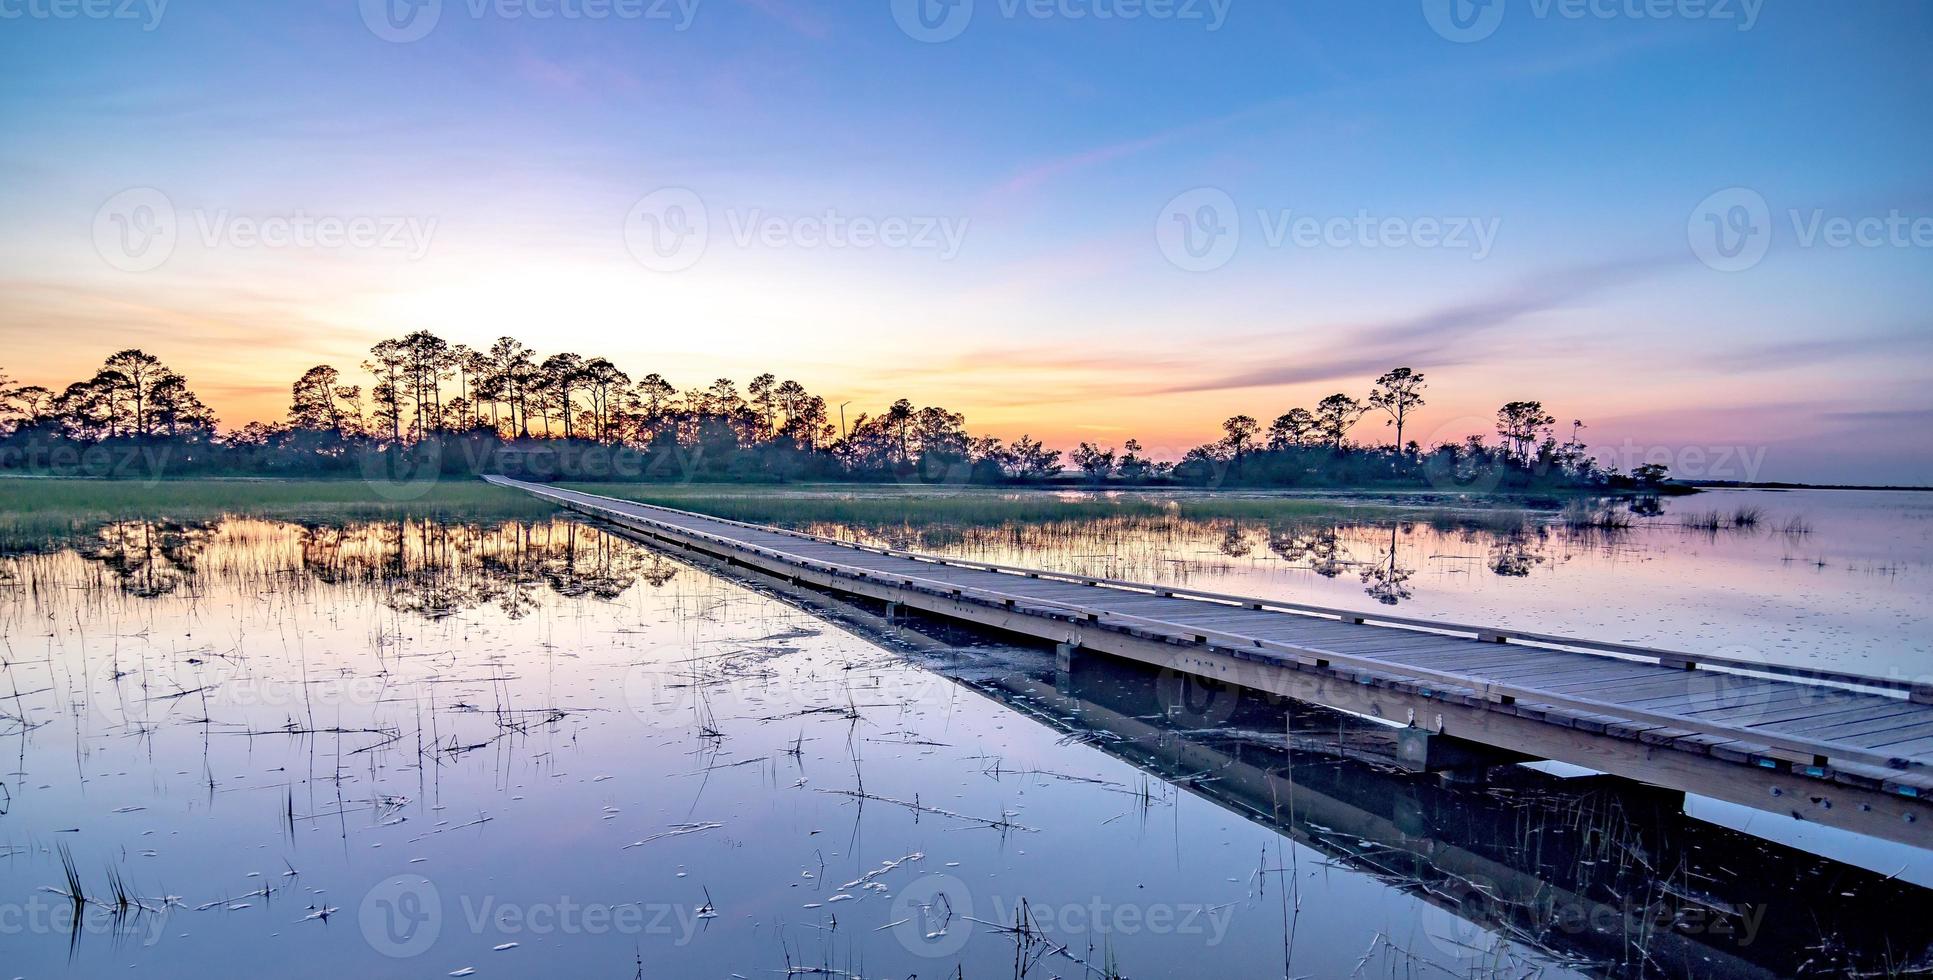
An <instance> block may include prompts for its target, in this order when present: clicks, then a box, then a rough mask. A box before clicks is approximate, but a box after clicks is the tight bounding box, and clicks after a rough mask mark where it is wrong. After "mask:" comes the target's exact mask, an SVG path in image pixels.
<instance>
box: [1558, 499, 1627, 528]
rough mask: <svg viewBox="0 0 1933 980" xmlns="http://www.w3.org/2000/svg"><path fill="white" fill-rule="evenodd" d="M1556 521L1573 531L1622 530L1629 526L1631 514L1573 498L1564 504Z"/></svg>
mask: <svg viewBox="0 0 1933 980" xmlns="http://www.w3.org/2000/svg"><path fill="white" fill-rule="evenodd" d="M1558 521H1559V522H1560V523H1562V524H1563V525H1564V526H1565V527H1566V528H1569V529H1571V530H1573V531H1585V530H1592V531H1622V530H1625V529H1627V528H1629V527H1630V526H1631V514H1630V513H1629V512H1628V511H1619V510H1616V509H1614V508H1612V507H1609V506H1605V505H1603V504H1598V503H1593V502H1590V501H1584V500H1573V501H1571V502H1570V503H1569V504H1566V505H1565V506H1564V510H1563V512H1562V513H1560V514H1559V515H1558Z"/></svg>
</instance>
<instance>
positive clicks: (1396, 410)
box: [1369, 367, 1429, 451]
mask: <svg viewBox="0 0 1933 980" xmlns="http://www.w3.org/2000/svg"><path fill="white" fill-rule="evenodd" d="M1427 387H1429V386H1428V385H1427V384H1425V383H1424V381H1423V375H1422V374H1421V373H1419V372H1416V371H1412V370H1410V369H1409V368H1406V367H1399V368H1396V369H1395V370H1393V371H1389V372H1388V373H1386V374H1384V375H1383V376H1382V377H1380V378H1377V379H1376V386H1375V387H1374V388H1373V389H1372V390H1371V391H1370V392H1369V407H1370V408H1374V409H1380V410H1382V411H1383V412H1384V413H1386V414H1387V415H1388V416H1389V421H1388V422H1386V423H1384V424H1386V425H1393V426H1395V427H1396V443H1395V446H1396V449H1397V450H1399V451H1400V450H1401V449H1402V448H1403V423H1404V422H1405V421H1407V420H1408V419H1409V414H1410V413H1411V412H1413V411H1415V410H1416V409H1418V408H1421V407H1423V389H1424V388H1427Z"/></svg>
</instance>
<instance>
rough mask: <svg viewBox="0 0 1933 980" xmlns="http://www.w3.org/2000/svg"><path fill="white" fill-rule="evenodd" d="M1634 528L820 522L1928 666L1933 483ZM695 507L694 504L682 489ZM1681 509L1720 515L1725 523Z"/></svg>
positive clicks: (1775, 498) (1512, 522)
mask: <svg viewBox="0 0 1933 980" xmlns="http://www.w3.org/2000/svg"><path fill="white" fill-rule="evenodd" d="M1657 504H1658V506H1659V511H1658V512H1657V513H1655V514H1650V515H1642V514H1639V515H1634V514H1630V513H1629V505H1628V504H1622V503H1621V504H1618V505H1617V506H1616V510H1618V511H1619V512H1621V513H1624V514H1625V515H1626V516H1627V517H1628V519H1629V521H1630V527H1628V528H1626V529H1616V530H1603V529H1597V528H1570V527H1567V526H1566V525H1565V524H1564V523H1563V522H1562V520H1561V519H1559V518H1557V517H1556V516H1555V515H1550V514H1541V515H1540V514H1535V513H1523V512H1511V511H1493V512H1470V513H1465V514H1464V515H1462V516H1457V515H1454V514H1447V515H1446V514H1445V513H1443V512H1441V511H1436V512H1433V513H1432V515H1431V517H1430V518H1429V519H1427V520H1414V521H1404V520H1384V519H1375V520H1339V519H1311V518H1295V519H1285V520H1277V521H1268V520H1259V519H1255V520H1248V519H1241V520H1238V519H1216V520H1192V519H1185V518H1181V517H1169V518H1154V519H1148V518H1122V519H1103V520H1088V521H1065V522H1054V523H1048V524H1036V525H1024V526H1022V525H1010V526H1005V527H957V526H945V525H939V526H923V527H907V526H879V525H873V526H857V527H855V526H851V525H845V524H829V523H813V522H800V523H799V524H798V525H797V526H799V527H801V528H803V529H806V530H811V531H815V532H818V533H825V534H830V535H834V536H838V537H851V538H859V539H862V540H867V541H870V542H872V543H877V544H889V545H892V546H895V547H901V548H908V549H911V550H919V551H929V552H934V553H939V554H949V555H956V556H960V557H967V558H972V559H976V560H981V561H991V562H997V563H1003V564H1014V565H1025V566H1029V567H1045V568H1054V569H1056V570H1062V571H1071V572H1079V573H1082V574H1089V575H1101V576H1109V577H1113V578H1120V579H1129V580H1135V581H1146V582H1160V583H1163V584H1177V585H1188V586H1191V587H1194V588H1199V589H1206V590H1209V591H1219V592H1227V593H1233V594H1237V595H1253V596H1261V597H1266V598H1273V599H1284V600H1292V601H1298V602H1304V603H1312V604H1316V605H1326V606H1333V607H1338V608H1346V609H1378V608H1383V609H1386V608H1388V607H1391V606H1396V607H1400V608H1401V609H1402V610H1403V611H1404V613H1405V614H1407V615H1413V616H1418V617H1425V618H1435V619H1442V620H1446V621H1451V622H1462V623H1471V624H1479V625H1498V626H1504V627H1508V628H1514V629H1523V630H1537V631H1543V632H1550V633H1559V634H1567V635H1573V636H1582V637H1589V638H1592V639H1599V640H1610V641H1615V642H1624V643H1633V644H1638V645H1643V646H1651V647H1657V648H1661V649H1669V650H1683V651H1689V652H1694V653H1704V654H1718V655H1723V656H1729V657H1734V658H1737V659H1741V660H1750V661H1763V662H1770V663H1783V664H1792V665H1809V666H1831V667H1834V668H1836V669H1840V670H1846V671H1852V672H1856V673H1864V674H1869V675H1874V676H1895V677H1897V676H1905V677H1926V676H1928V675H1933V610H1929V608H1928V607H1927V604H1926V597H1927V596H1929V595H1933V494H1929V493H1914V492H1868V491H1838V490H1794V491H1743V490H1739V491H1729V490H1728V491H1713V492H1707V493H1702V494H1696V495H1693V496H1689V497H1678V498H1666V499H1664V500H1661V501H1657ZM694 506H695V505H694ZM1740 509H1756V510H1758V511H1760V512H1761V516H1760V518H1759V520H1758V523H1757V524H1756V526H1749V527H1735V526H1724V527H1721V528H1719V529H1717V530H1709V529H1704V528H1700V527H1693V526H1688V525H1690V524H1693V523H1696V520H1697V518H1698V517H1700V516H1702V515H1706V514H1710V513H1713V512H1717V513H1718V514H1719V515H1720V516H1721V517H1722V518H1723V519H1724V520H1725V522H1726V523H1727V524H1728V525H1729V522H1730V519H1731V516H1732V515H1733V514H1735V513H1736V512H1737V511H1739V510H1740Z"/></svg>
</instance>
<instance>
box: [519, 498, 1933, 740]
mask: <svg viewBox="0 0 1933 980" xmlns="http://www.w3.org/2000/svg"><path fill="white" fill-rule="evenodd" d="M511 485H513V486H518V487H521V488H523V489H527V490H530V491H531V492H535V493H538V494H539V495H541V496H551V497H554V498H557V499H560V500H564V501H568V502H570V503H572V504H573V505H574V506H579V507H582V508H587V509H590V510H591V511H592V512H593V513H597V512H602V513H607V514H611V515H616V516H622V517H626V518H634V519H639V520H643V521H646V522H648V523H651V524H656V525H659V526H662V527H666V528H670V529H676V530H681V531H684V532H687V533H689V534H691V535H694V536H697V537H699V538H703V539H706V540H708V541H711V542H714V543H715V544H716V545H718V546H721V547H724V548H727V549H743V550H744V551H746V552H748V553H750V556H751V557H754V558H757V559H760V560H764V561H770V562H772V563H774V564H776V565H778V566H779V567H780V568H783V567H784V563H785V562H792V563H794V564H795V565H796V564H797V563H798V562H801V561H803V562H806V563H813V562H818V563H823V564H824V566H826V567H829V568H832V569H835V570H836V569H846V570H848V571H845V572H841V573H840V574H847V575H852V576H863V577H864V578H865V579H866V580H869V581H876V582H879V583H882V584H884V585H887V586H892V587H901V586H904V587H907V588H912V589H916V590H919V591H923V592H931V593H938V594H940V595H945V594H947V593H949V592H952V593H958V594H960V595H962V596H967V595H971V596H974V597H975V598H977V599H981V600H984V601H993V602H995V603H996V604H998V603H1000V602H1005V603H1006V604H1007V605H1008V607H1009V608H1010V609H1014V610H1021V609H1025V610H1027V611H1028V612H1030V613H1033V614H1046V615H1049V616H1054V617H1057V618H1059V619H1063V620H1069V619H1071V620H1074V621H1076V622H1078V621H1080V620H1082V619H1086V618H1089V617H1099V621H1100V622H1102V623H1105V624H1114V625H1116V626H1117V628H1128V629H1132V630H1135V631H1138V632H1141V633H1143V634H1144V635H1145V634H1154V635H1166V636H1171V637H1175V638H1178V639H1182V640H1184V641H1192V640H1195V639H1197V638H1206V639H1208V640H1209V641H1210V642H1211V643H1212V644H1215V645H1218V646H1222V647H1236V648H1248V647H1251V646H1252V647H1253V648H1254V649H1253V651H1252V652H1253V653H1254V655H1256V656H1263V657H1266V658H1273V659H1280V660H1283V661H1284V662H1288V661H1290V660H1294V659H1298V658H1303V657H1304V656H1305V655H1302V654H1297V655H1293V656H1292V655H1291V651H1290V650H1285V649H1280V648H1277V649H1271V648H1270V644H1275V645H1278V647H1282V646H1285V647H1289V648H1294V649H1296V650H1303V651H1317V652H1319V653H1328V654H1332V655H1334V656H1336V657H1338V658H1349V660H1350V662H1351V663H1352V666H1349V667H1347V668H1346V669H1347V670H1348V671H1350V672H1353V673H1356V674H1371V675H1375V676H1381V677H1385V678H1386V679H1387V680H1389V681H1392V682H1402V683H1420V684H1424V685H1426V686H1430V687H1434V688H1438V689H1443V688H1448V687H1451V686H1455V687H1458V688H1460V689H1462V690H1467V691H1472V692H1475V691H1484V690H1492V689H1494V688H1499V687H1500V688H1504V689H1507V690H1509V691H1511V692H1514V693H1513V694H1511V695H1509V696H1505V697H1503V698H1502V700H1503V702H1504V703H1506V704H1508V703H1514V704H1515V705H1516V706H1517V707H1516V709H1515V710H1517V711H1518V712H1519V713H1521V714H1525V715H1526V716H1546V717H1548V718H1549V719H1550V722H1551V723H1552V724H1561V725H1575V724H1579V723H1583V724H1590V725H1594V726H1597V727H1598V728H1601V729H1603V730H1606V731H1609V730H1612V729H1616V730H1619V731H1623V732H1625V733H1626V737H1634V738H1638V739H1641V740H1643V741H1647V742H1651V743H1654V744H1679V745H1680V746H1681V747H1686V748H1689V749H1693V750H1699V751H1709V752H1713V753H1714V754H1716V753H1721V752H1725V751H1734V752H1742V751H1746V750H1748V749H1751V748H1752V745H1751V743H1750V742H1748V741H1746V740H1747V739H1748V738H1750V735H1749V731H1753V730H1758V731H1764V732H1766V733H1767V734H1766V736H1765V737H1766V738H1768V739H1771V740H1772V741H1773V742H1774V743H1777V744H1789V745H1792V746H1793V747H1794V748H1795V749H1796V748H1797V747H1798V746H1816V747H1817V749H1808V750H1807V751H1816V753H1817V754H1820V755H1824V754H1826V752H1827V751H1830V750H1831V748H1832V746H1833V745H1835V744H1839V745H1844V746H1845V748H1846V750H1848V751H1851V752H1852V754H1854V755H1855V756H1858V757H1860V758H1865V757H1868V756H1867V755H1861V754H1860V753H1859V752H1858V751H1856V750H1861V749H1864V750H1867V752H1868V754H1869V755H1870V757H1871V758H1872V759H1873V760H1874V762H1880V761H1884V760H1883V759H1882V758H1881V757H1880V754H1882V753H1883V754H1885V755H1886V756H1887V757H1889V758H1890V757H1899V758H1905V759H1910V760H1912V761H1913V762H1914V764H1916V765H1925V764H1926V763H1928V762H1930V761H1933V727H1929V726H1930V725H1933V708H1926V709H1925V710H1924V711H1922V710H1920V709H1921V708H1922V707H1924V706H1907V705H1906V700H1905V699H1904V698H1903V697H1896V696H1892V695H1888V694H1880V693H1864V692H1856V691H1848V690H1845V689H1843V688H1837V687H1830V686H1825V685H1820V684H1817V683H1814V682H1811V681H1808V680H1805V679H1802V678H1801V679H1767V678H1760V677H1751V676H1747V675H1722V674H1721V675H1714V674H1712V673H1711V672H1709V671H1704V670H1698V671H1692V670H1684V669H1680V668H1678V667H1674V666H1665V665H1663V664H1661V663H1658V662H1656V661H1640V660H1636V659H1630V658H1625V657H1619V656H1612V655H1609V654H1605V653H1595V652H1577V651H1575V650H1566V649H1557V648H1553V647H1550V646H1527V645H1520V644H1517V643H1508V644H1505V643H1492V642H1482V641H1480V640H1479V639H1477V638H1475V637H1474V636H1471V635H1462V636H1458V635H1451V634H1447V633H1439V632H1434V631H1430V630H1427V629H1423V628H1417V627H1414V626H1410V625H1384V624H1382V623H1376V622H1370V623H1359V622H1353V621H1349V620H1348V618H1347V617H1348V615H1349V614H1347V613H1341V616H1342V617H1344V618H1333V617H1331V616H1329V615H1319V614H1313V613H1309V612H1302V611H1285V610H1280V609H1258V608H1252V607H1253V606H1258V605H1269V603H1267V602H1266V601H1265V600H1240V599H1239V598H1238V597H1213V598H1208V597H1203V596H1202V595H1201V594H1199V593H1194V594H1188V595H1175V596H1173V597H1167V596H1163V595H1159V594H1157V593H1158V592H1160V591H1161V590H1162V589H1163V588H1164V587H1162V586H1159V585H1150V584H1145V583H1117V582H1113V581H1112V580H1107V579H1100V578H1096V579H1092V580H1083V579H1079V578H1076V580H1075V581H1067V580H1066V578H1067V577H1068V576H1065V575H1064V574H1062V573H1052V572H1040V573H1035V574H1036V575H1038V576H1041V577H1034V576H1030V575H1029V574H1028V573H1026V572H1025V571H1024V570H996V569H992V568H983V567H968V566H967V565H966V564H961V563H953V562H951V561H950V560H945V559H930V560H929V559H922V558H915V557H911V556H903V555H888V554H881V553H879V552H877V551H870V550H865V549H863V548H856V547H850V546H844V545H841V544H837V543H833V542H828V541H821V540H816V539H812V538H809V537H803V536H799V535H796V534H790V533H786V532H783V531H780V530H775V529H767V528H760V527H753V526H746V525H741V524H738V523H736V522H730V521H723V520H717V519H712V518H706V517H703V516H701V515H693V514H687V513H681V512H677V511H670V510H665V509H662V508H656V507H652V506H649V505H644V504H636V503H631V502H626V501H617V500H613V499H611V498H599V497H595V496H594V495H585V494H577V493H575V492H573V491H558V490H552V489H548V488H538V487H533V486H530V485H523V484H515V483H512V484H511ZM786 556H790V557H786ZM1056 576H1059V577H1056ZM1085 581H1092V582H1094V583H1096V584H1084V582H1085ZM1176 591H1177V592H1187V591H1188V590H1183V589H1180V588H1178V587H1176ZM1228 600H1235V601H1228ZM1279 605H1292V604H1279ZM1324 612H1335V611H1324ZM1364 616H1366V617H1369V618H1371V619H1372V620H1373V619H1377V618H1380V619H1383V620H1385V621H1390V620H1396V621H1398V622H1402V621H1401V620H1400V618H1399V617H1390V616H1379V615H1378V614H1375V613H1365V614H1364ZM1411 622H1414V621H1411ZM1426 625H1427V624H1426ZM1446 628H1449V627H1446ZM1500 634H1501V631H1500ZM1517 635H1523V634H1517ZM1533 635H1534V634H1533ZM1545 639H1562V638H1545ZM1576 642H1577V644H1578V645H1579V646H1582V647H1587V648H1588V647H1590V646H1591V644H1592V643H1594V642H1598V641H1588V640H1578V641H1576ZM1601 645H1603V646H1607V647H1612V646H1616V644H1601ZM1640 652H1643V651H1640ZM1694 659H1695V658H1694ZM1306 662H1313V661H1306ZM1375 663H1384V664H1386V665H1387V667H1386V669H1381V670H1379V669H1378V668H1377V667H1376V666H1375ZM1336 669H1338V670H1343V669H1345V668H1344V667H1342V666H1341V662H1340V661H1339V663H1338V667H1337V668H1336ZM1417 671H1420V672H1422V673H1420V674H1419V673H1413V672H1417ZM1715 677H1722V678H1723V680H1722V681H1721V680H1715V679H1714V678H1715ZM1539 692H1548V693H1547V694H1545V695H1544V696H1545V697H1548V698H1550V699H1551V700H1550V701H1549V702H1548V703H1540V700H1539V698H1538V697H1537V695H1538V693H1539ZM1581 718H1583V719H1589V720H1588V721H1582V722H1580V719H1581ZM1783 751H1784V752H1785V754H1787V755H1788V756H1791V755H1792V750H1790V749H1788V750H1783ZM1804 754H1805V753H1803V752H1801V753H1799V755H1801V756H1802V755H1804Z"/></svg>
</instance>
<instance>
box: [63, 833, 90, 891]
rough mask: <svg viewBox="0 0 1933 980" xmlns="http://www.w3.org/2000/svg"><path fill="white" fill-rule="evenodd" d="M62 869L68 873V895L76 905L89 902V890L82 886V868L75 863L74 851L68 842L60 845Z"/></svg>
mask: <svg viewBox="0 0 1933 980" xmlns="http://www.w3.org/2000/svg"><path fill="white" fill-rule="evenodd" d="M60 870H61V871H62V872H63V873H65V874H66V875H67V897H69V898H71V899H73V900H74V904H75V905H76V906H80V905H85V904H87V892H86V890H85V889H83V888H82V887H81V869H80V867H79V866H78V865H76V864H75V863H74V853H73V852H72V851H69V850H68V849H67V845H66V844H62V845H60Z"/></svg>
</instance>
